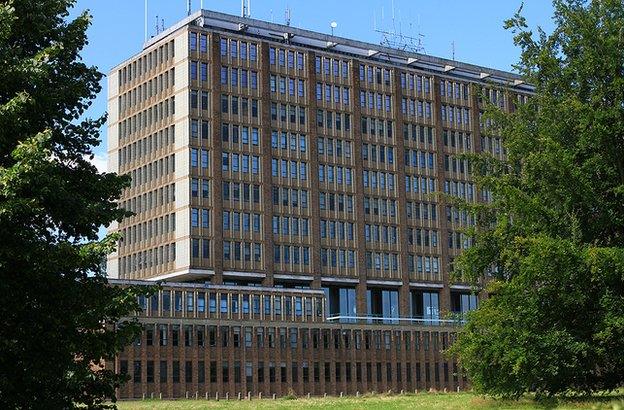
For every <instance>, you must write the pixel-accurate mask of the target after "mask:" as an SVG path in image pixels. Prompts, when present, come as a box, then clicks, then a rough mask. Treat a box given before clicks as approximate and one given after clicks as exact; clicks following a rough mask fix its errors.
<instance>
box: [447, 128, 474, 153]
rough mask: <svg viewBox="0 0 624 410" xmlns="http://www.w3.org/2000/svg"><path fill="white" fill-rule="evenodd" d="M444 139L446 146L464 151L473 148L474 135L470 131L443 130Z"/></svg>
mask: <svg viewBox="0 0 624 410" xmlns="http://www.w3.org/2000/svg"><path fill="white" fill-rule="evenodd" d="M442 141H443V143H444V146H445V147H451V148H456V147H457V148H461V149H463V150H464V151H470V150H471V149H472V137H471V135H470V133H469V132H460V131H451V130H442Z"/></svg>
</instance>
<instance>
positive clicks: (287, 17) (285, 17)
mask: <svg viewBox="0 0 624 410" xmlns="http://www.w3.org/2000/svg"><path fill="white" fill-rule="evenodd" d="M284 21H285V22H286V25H287V26H290V7H288V6H286V11H285V12H284Z"/></svg>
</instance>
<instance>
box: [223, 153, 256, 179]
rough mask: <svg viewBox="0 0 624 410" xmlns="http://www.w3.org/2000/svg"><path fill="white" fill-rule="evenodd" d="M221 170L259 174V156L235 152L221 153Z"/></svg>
mask: <svg viewBox="0 0 624 410" xmlns="http://www.w3.org/2000/svg"><path fill="white" fill-rule="evenodd" d="M221 170H222V171H224V172H228V171H231V172H236V173H237V172H241V173H243V174H249V173H251V174H253V175H258V174H260V157H259V156H258V155H249V154H239V153H237V152H222V153H221Z"/></svg>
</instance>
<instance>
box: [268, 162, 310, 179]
mask: <svg viewBox="0 0 624 410" xmlns="http://www.w3.org/2000/svg"><path fill="white" fill-rule="evenodd" d="M271 175H272V176H274V177H278V176H279V177H281V178H290V179H293V180H300V181H305V180H306V179H308V164H307V163H306V162H304V161H295V160H287V159H278V158H272V159H271Z"/></svg>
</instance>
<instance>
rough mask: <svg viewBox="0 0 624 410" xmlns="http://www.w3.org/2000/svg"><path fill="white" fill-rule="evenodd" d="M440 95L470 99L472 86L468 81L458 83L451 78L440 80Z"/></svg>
mask: <svg viewBox="0 0 624 410" xmlns="http://www.w3.org/2000/svg"><path fill="white" fill-rule="evenodd" d="M440 95H441V96H442V97H452V98H455V99H456V100H459V99H463V100H468V98H469V97H470V86H469V85H468V84H466V83H457V82H454V81H450V80H444V79H441V80H440Z"/></svg>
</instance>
